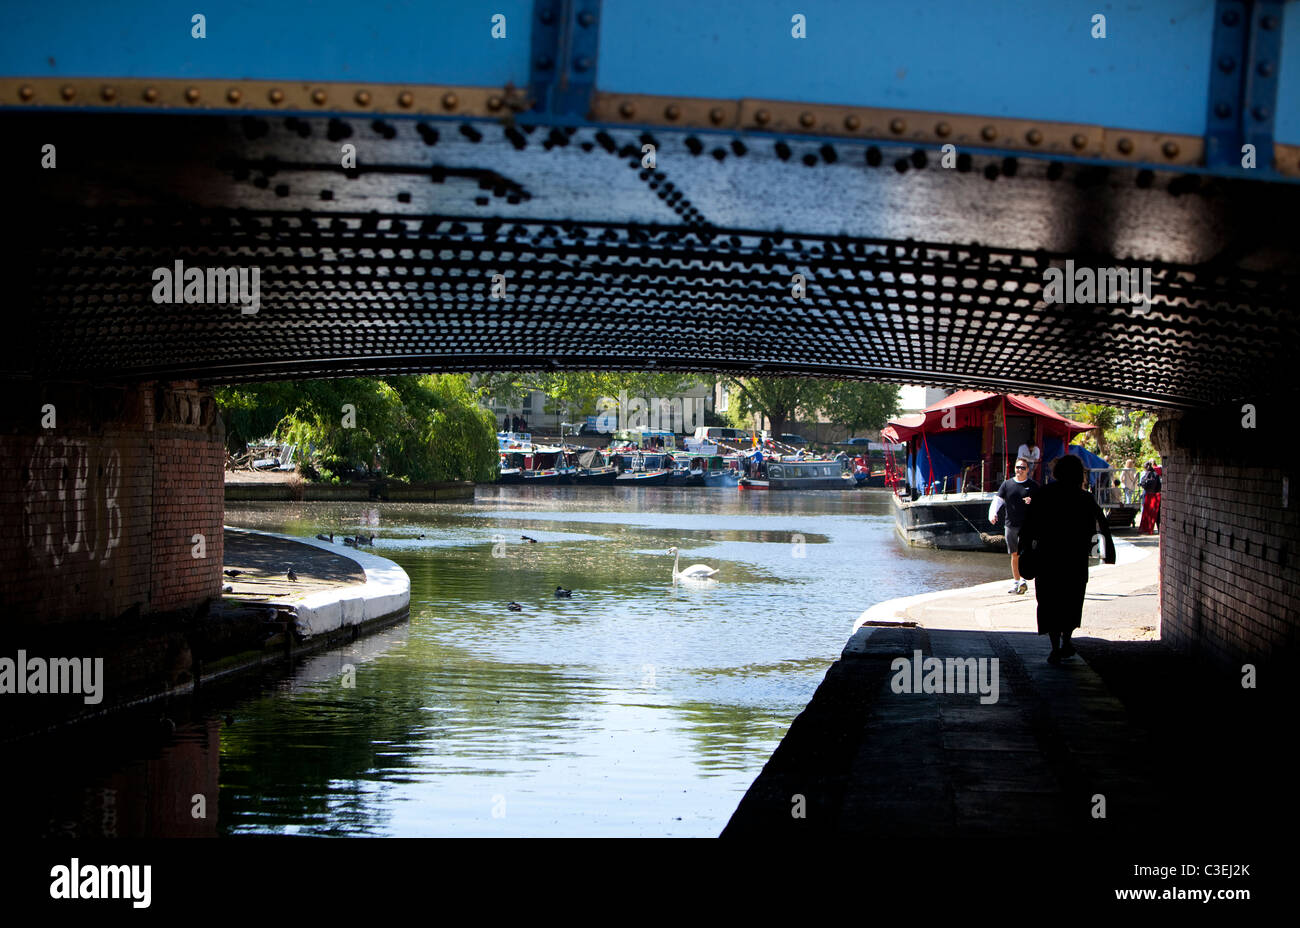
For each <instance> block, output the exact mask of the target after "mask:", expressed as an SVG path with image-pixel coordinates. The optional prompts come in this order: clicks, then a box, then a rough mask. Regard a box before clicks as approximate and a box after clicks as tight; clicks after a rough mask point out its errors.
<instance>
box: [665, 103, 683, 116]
mask: <svg viewBox="0 0 1300 928" xmlns="http://www.w3.org/2000/svg"><path fill="white" fill-rule="evenodd" d="M681 115H682V108H681V107H680V106H678V105H677V104H676V103H669V104H668V105H667V106H665V107H664V116H665V118H667V119H677V118H678V117H680V116H681Z"/></svg>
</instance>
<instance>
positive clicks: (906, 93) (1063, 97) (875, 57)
mask: <svg viewBox="0 0 1300 928" xmlns="http://www.w3.org/2000/svg"><path fill="white" fill-rule="evenodd" d="M1099 12H1101V13H1103V14H1104V15H1106V37H1105V38H1093V37H1092V29H1093V23H1092V17H1093V15H1094V14H1097V13H1099ZM795 13H802V14H803V15H804V16H805V17H806V24H807V29H806V31H807V37H806V38H803V39H796V38H794V37H793V36H792V34H791V33H792V28H793V26H792V22H791V18H792V15H793V14H795ZM1213 16H1214V7H1213V5H1210V4H1187V3H1179V2H1173V0H1135V2H1131V3H1126V4H1123V5H1122V7H1121V6H1117V5H1110V4H1098V3H1093V2H1083V0H1066V2H1061V0H1051V2H1047V3H1025V2H1023V0H985V2H982V3H970V2H969V0H930V2H926V3H896V2H881V0H870V2H862V0H800V2H799V3H791V2H790V0H746V2H744V3H735V4H729V3H713V4H707V3H700V2H699V0H658V2H655V3H653V4H650V3H641V2H636V0H608V2H607V3H606V4H605V8H604V12H603V21H602V24H601V49H600V58H601V62H602V65H601V78H600V89H601V90H605V91H614V92H621V93H643V94H661V95H670V96H672V95H677V96H686V97H720V98H724V99H740V98H744V97H754V98H762V99H776V100H797V101H801V102H808V103H843V104H852V105H857V106H873V107H892V108H897V109H903V110H924V111H930V112H938V113H961V114H968V115H978V116H988V117H1011V118H1018V119H1042V120H1052V121H1055V122H1075V123H1088V124H1093V125H1102V126H1114V127H1122V128H1127V129H1142V130H1146V131H1150V132H1165V133H1174V134H1183V135H1198V136H1199V135H1201V134H1202V133H1203V131H1204V129H1205V97H1206V83H1207V79H1208V67H1207V63H1208V62H1209V60H1210V44H1211V38H1212V34H1213V25H1212V18H1213Z"/></svg>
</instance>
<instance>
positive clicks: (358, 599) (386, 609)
mask: <svg viewBox="0 0 1300 928" xmlns="http://www.w3.org/2000/svg"><path fill="white" fill-rule="evenodd" d="M224 528H228V529H230V530H231V531H236V532H246V533H247V534H250V535H262V536H265V537H268V538H279V539H282V540H284V541H293V542H297V543H298V544H301V545H308V546H310V547H313V548H320V549H321V550H322V551H329V552H330V553H331V554H337V555H339V556H341V557H345V558H348V559H349V560H351V561H353V562H355V563H356V564H357V565H359V566H360V567H361V569H362V570H363V571H365V574H366V582H365V583H361V584H352V585H351V586H344V587H337V588H335V589H331V590H319V591H317V592H315V593H307V594H305V595H303V596H301V597H298V598H295V599H289V600H287V602H288V604H289V606H291V607H292V609H293V611H294V614H295V615H296V616H297V618H298V625H299V627H300V628H301V630H302V633H303V634H304V635H306V636H308V637H313V636H315V635H324V634H328V633H329V632H333V631H337V630H338V629H340V628H343V627H345V626H349V625H364V624H366V623H367V622H373V621H375V620H376V619H383V618H387V617H389V616H391V615H394V614H396V613H399V612H403V611H405V610H407V609H409V608H410V605H411V578H410V577H408V576H407V574H406V571H404V570H402V568H401V567H399V566H397V565H396V564H394V563H393V562H392V561H390V560H388V558H384V557H380V556H379V555H377V554H366V553H365V552H364V551H353V550H349V549H346V548H343V549H340V547H339V546H338V545H335V544H330V543H329V542H328V541H321V540H320V539H317V538H300V537H298V536H297V535H281V534H278V533H276V532H259V531H257V530H256V529H248V528H240V527H238V526H233V525H228V526H223V529H224Z"/></svg>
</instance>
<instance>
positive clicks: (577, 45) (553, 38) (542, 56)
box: [529, 0, 601, 120]
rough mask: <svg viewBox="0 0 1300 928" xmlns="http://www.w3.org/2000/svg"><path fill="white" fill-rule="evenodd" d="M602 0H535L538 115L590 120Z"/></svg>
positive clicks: (535, 112)
mask: <svg viewBox="0 0 1300 928" xmlns="http://www.w3.org/2000/svg"><path fill="white" fill-rule="evenodd" d="M600 6H601V4H600V0H536V3H535V5H534V11H533V20H532V30H533V32H532V35H533V42H532V61H531V68H532V77H531V79H530V81H529V89H530V90H531V92H532V96H533V101H534V102H533V109H532V112H533V115H534V116H537V115H545V116H548V117H551V118H553V119H579V120H585V119H586V118H587V115H588V111H589V110H590V108H591V95H592V94H593V93H595V90H596V60H597V53H598V50H599V49H598V45H597V36H598V35H599V30H600Z"/></svg>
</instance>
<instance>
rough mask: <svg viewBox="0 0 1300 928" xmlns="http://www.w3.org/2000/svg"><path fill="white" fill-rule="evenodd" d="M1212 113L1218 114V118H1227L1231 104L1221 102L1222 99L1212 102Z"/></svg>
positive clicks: (1230, 113) (1230, 112) (1229, 114)
mask: <svg viewBox="0 0 1300 928" xmlns="http://www.w3.org/2000/svg"><path fill="white" fill-rule="evenodd" d="M1214 115H1215V116H1218V117H1219V118H1220V119H1227V118H1228V117H1229V116H1231V115H1232V105H1231V104H1228V103H1223V102H1222V101H1220V102H1219V103H1216V104H1214Z"/></svg>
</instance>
